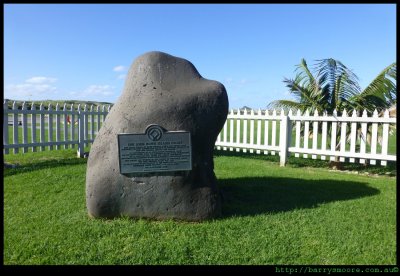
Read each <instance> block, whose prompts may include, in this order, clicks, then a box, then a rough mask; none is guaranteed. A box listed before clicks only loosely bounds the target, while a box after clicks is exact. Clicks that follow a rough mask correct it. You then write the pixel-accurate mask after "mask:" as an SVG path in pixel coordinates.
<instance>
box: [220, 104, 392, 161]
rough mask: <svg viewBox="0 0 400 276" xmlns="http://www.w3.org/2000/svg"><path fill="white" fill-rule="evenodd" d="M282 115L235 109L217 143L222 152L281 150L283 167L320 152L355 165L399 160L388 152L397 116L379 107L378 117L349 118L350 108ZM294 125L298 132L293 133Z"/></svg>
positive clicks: (330, 157)
mask: <svg viewBox="0 0 400 276" xmlns="http://www.w3.org/2000/svg"><path fill="white" fill-rule="evenodd" d="M279 113H280V114H277V111H276V110H273V111H272V114H271V112H270V111H268V110H263V111H262V110H260V109H259V110H258V111H257V112H255V111H254V110H250V111H249V110H243V111H240V110H237V111H236V112H235V111H234V110H233V109H232V110H231V111H230V113H229V114H228V118H227V120H226V122H225V125H224V127H223V129H222V131H221V132H220V134H219V135H218V137H217V141H216V143H215V146H216V147H217V149H220V150H228V149H229V150H231V151H233V150H236V151H241V150H242V151H243V152H246V151H247V150H249V151H250V152H253V151H256V153H258V154H260V153H261V152H263V153H264V154H268V153H269V152H270V153H271V154H272V155H275V153H278V154H279V155H280V164H281V166H284V165H285V164H286V162H287V159H288V156H289V154H291V153H294V154H295V156H296V157H300V156H301V155H302V156H303V158H308V155H311V157H312V158H313V159H316V158H317V156H320V158H321V159H322V160H326V159H327V157H329V159H330V160H336V159H337V158H339V160H338V161H340V162H345V161H346V159H347V158H348V159H349V161H350V162H352V163H354V162H356V160H357V161H358V162H360V163H365V162H366V160H369V162H370V164H373V165H374V164H376V160H380V163H381V165H383V166H385V165H386V164H387V161H396V155H395V154H394V155H391V154H389V153H388V145H389V125H390V124H396V118H391V117H389V111H388V110H386V111H385V112H384V114H383V116H379V115H378V112H377V111H375V112H374V113H373V116H372V117H368V116H367V112H366V111H364V112H363V114H362V116H361V117H359V116H358V115H357V113H356V112H353V113H352V115H351V116H348V115H347V113H346V111H344V112H343V114H342V116H337V113H336V112H334V114H333V116H327V114H326V113H324V114H323V115H322V116H320V115H319V114H318V113H317V112H315V113H314V114H313V115H310V114H309V112H308V111H307V112H305V114H303V115H302V114H300V111H299V112H297V113H296V114H293V112H292V111H291V110H290V111H289V112H288V114H287V115H286V114H285V112H284V111H283V110H281V111H280V112H279ZM249 125H250V127H249ZM242 126H243V127H242ZM293 127H294V130H295V132H292V129H293ZM320 127H321V129H319V128H320ZM301 129H303V130H304V131H301ZM319 130H321V131H319ZM329 130H330V131H329ZM339 130H340V133H338V131H339ZM304 133H308V134H309V135H304ZM293 135H294V136H295V139H294V140H293V139H292V136H293ZM368 140H370V143H367V141H368Z"/></svg>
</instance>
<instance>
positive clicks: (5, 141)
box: [3, 99, 9, 154]
mask: <svg viewBox="0 0 400 276" xmlns="http://www.w3.org/2000/svg"><path fill="white" fill-rule="evenodd" d="M3 109H4V118H3V145H4V146H5V145H8V100H7V99H5V100H4V103H3ZM3 148H4V147H3ZM4 153H5V154H8V153H9V150H8V148H4Z"/></svg>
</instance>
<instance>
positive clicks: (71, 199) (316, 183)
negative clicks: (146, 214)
mask: <svg viewBox="0 0 400 276" xmlns="http://www.w3.org/2000/svg"><path fill="white" fill-rule="evenodd" d="M75 156H76V150H71V149H70V150H59V151H51V152H50V151H45V152H37V153H26V154H22V153H20V154H9V155H5V161H6V162H9V163H18V164H20V165H19V167H17V168H14V169H5V171H4V249H3V257H4V264H270V265H280V264H326V265H351V264H360V265H362V264H366V265H384V264H392V265H393V264H396V179H395V178H394V177H388V176H373V175H362V174H358V175H356V174H349V173H343V172H333V171H330V170H328V168H327V167H325V165H324V164H325V163H326V162H325V163H324V162H322V161H317V160H307V161H305V160H303V159H299V158H297V159H295V160H301V161H297V162H300V163H295V162H289V165H288V166H287V167H284V168H281V167H279V162H276V161H275V160H271V158H277V157H276V156H275V157H271V156H262V155H243V154H241V155H240V154H234V153H232V154H231V155H228V154H227V153H221V152H219V153H217V154H216V155H215V173H216V176H217V178H218V181H219V187H220V188H221V190H222V191H223V194H224V202H223V216H222V217H221V218H218V219H215V220H210V221H206V222H201V223H187V222H179V221H173V220H169V221H151V220H145V219H137V220H134V219H129V218H118V219H113V220H101V219H90V218H88V216H87V211H86V207H85V173H86V161H87V159H77V158H75ZM301 162H303V163H301ZM304 162H307V163H304ZM317 162H318V164H322V165H315V164H317ZM353 165H354V164H353ZM377 168H378V169H379V170H385V169H384V168H383V167H381V166H377ZM393 168H394V170H395V167H392V169H393Z"/></svg>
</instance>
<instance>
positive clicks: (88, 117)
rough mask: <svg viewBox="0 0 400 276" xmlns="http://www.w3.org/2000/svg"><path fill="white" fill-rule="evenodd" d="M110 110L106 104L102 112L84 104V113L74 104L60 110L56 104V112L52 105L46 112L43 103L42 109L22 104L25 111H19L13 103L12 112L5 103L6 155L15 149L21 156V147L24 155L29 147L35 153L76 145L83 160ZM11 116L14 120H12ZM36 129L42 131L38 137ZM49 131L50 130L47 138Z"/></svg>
mask: <svg viewBox="0 0 400 276" xmlns="http://www.w3.org/2000/svg"><path fill="white" fill-rule="evenodd" d="M110 108H111V107H110V106H108V107H107V108H106V106H104V105H103V106H102V107H101V109H99V106H97V108H96V109H95V110H94V109H93V105H91V106H90V109H88V106H87V105H86V104H85V105H84V106H83V110H82V107H81V105H78V106H77V108H76V109H75V107H74V105H73V104H72V105H71V106H70V108H67V105H66V104H64V105H63V108H61V107H60V105H59V104H58V103H57V105H56V106H55V109H53V107H52V106H51V104H50V105H49V106H48V109H47V110H45V108H44V106H43V104H41V105H40V108H39V109H35V105H34V104H32V106H31V108H30V109H28V106H27V105H26V104H25V103H23V104H22V109H21V110H19V109H18V108H17V103H16V102H13V105H12V109H9V108H8V105H7V101H5V102H4V105H3V111H4V121H3V152H4V154H8V153H9V152H10V150H11V149H13V151H14V153H18V152H19V149H20V148H22V151H23V153H26V152H28V149H29V148H31V150H32V151H33V152H35V151H37V148H39V149H40V150H41V151H44V150H45V149H46V147H48V149H49V150H52V149H53V146H55V148H56V149H60V148H61V146H63V147H64V149H66V148H69V147H71V148H75V146H76V145H77V149H78V156H79V157H83V156H84V147H85V146H88V145H89V143H93V141H94V138H95V135H96V134H97V133H98V132H99V129H100V127H101V125H102V123H103V122H104V119H105V117H106V115H107V114H108V112H109V111H110ZM9 116H10V117H11V121H9ZM38 122H39V124H38ZM9 125H11V128H12V142H13V143H10V140H11V138H10V136H9V135H10V133H9ZM89 126H90V127H89ZM54 128H55V129H54ZM37 129H39V135H37V133H36V132H37ZM46 129H47V130H48V132H47V135H46ZM19 132H22V133H21V134H22V143H19V138H20V136H19V135H20V133H19ZM28 132H30V135H28ZM61 135H62V137H61ZM29 136H30V139H29V140H28V138H29ZM37 136H39V137H37ZM46 136H47V137H46Z"/></svg>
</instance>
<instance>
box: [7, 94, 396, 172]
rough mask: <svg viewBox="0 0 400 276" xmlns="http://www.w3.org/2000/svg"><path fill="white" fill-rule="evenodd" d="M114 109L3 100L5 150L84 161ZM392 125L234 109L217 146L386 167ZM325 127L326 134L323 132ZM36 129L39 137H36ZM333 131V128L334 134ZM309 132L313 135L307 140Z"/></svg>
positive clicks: (384, 119)
mask: <svg viewBox="0 0 400 276" xmlns="http://www.w3.org/2000/svg"><path fill="white" fill-rule="evenodd" d="M110 109H111V106H108V107H107V108H106V106H104V105H103V106H102V107H101V110H100V108H99V106H97V108H96V110H94V108H93V105H92V106H90V108H88V106H87V105H84V106H83V109H82V107H81V105H79V106H78V107H77V108H76V109H75V107H74V106H73V105H71V106H70V108H67V106H66V104H64V106H63V107H62V108H61V107H60V105H59V104H57V105H56V106H55V109H53V108H52V106H51V105H49V107H48V109H47V110H45V109H44V106H43V104H41V105H40V108H39V109H38V110H36V109H35V106H34V105H33V104H32V107H31V109H28V106H27V105H26V104H25V103H24V104H23V105H22V109H21V110H19V109H18V108H17V105H16V103H15V102H14V103H13V106H12V109H9V108H8V106H7V102H4V122H3V152H4V154H8V153H9V152H10V150H11V149H12V150H13V152H14V153H18V152H19V149H20V148H22V151H23V152H24V153H26V152H28V149H29V148H31V150H32V151H37V148H39V149H40V150H41V151H43V150H45V149H46V147H48V149H49V150H52V149H53V146H55V149H60V148H61V146H63V148H69V147H72V148H74V147H75V146H76V145H77V149H78V156H80V157H83V155H84V147H85V146H87V145H89V143H93V141H94V138H95V136H96V134H97V133H98V131H99V129H100V127H101V125H102V123H103V121H104V119H105V117H106V115H107V114H108V112H109V111H110ZM9 116H10V117H11V121H9ZM54 117H55V118H54ZM54 121H55V122H54ZM37 122H39V125H38V124H37ZM390 124H394V125H395V124H396V118H392V117H389V111H388V110H386V111H385V112H384V114H383V116H379V115H378V112H374V114H373V116H372V117H368V116H367V113H366V112H365V111H364V112H363V114H362V116H358V115H357V113H356V112H353V113H352V115H351V116H348V115H347V113H346V112H345V111H344V112H343V114H342V116H337V115H336V114H333V116H327V114H326V113H324V114H322V116H320V115H319V114H318V113H317V112H316V113H314V114H313V115H310V114H309V112H308V111H307V112H306V113H305V114H300V112H297V113H296V114H293V112H292V111H289V112H288V114H285V112H284V111H283V110H281V111H280V112H277V111H276V110H273V111H269V110H260V109H259V110H258V111H254V110H242V111H240V110H236V111H235V110H233V109H232V110H231V111H230V112H229V114H228V118H227V120H226V122H225V125H224V127H223V129H222V130H221V132H220V134H219V135H218V137H217V141H216V143H215V146H216V148H217V149H218V150H231V151H233V150H236V151H243V152H247V151H249V152H250V153H253V152H254V151H255V152H256V153H257V154H260V153H263V154H269V153H270V154H272V155H275V154H278V155H280V164H281V166H284V165H285V164H286V163H287V160H288V157H289V155H290V154H294V155H295V157H303V158H308V157H309V155H311V158H313V159H317V157H318V156H319V157H320V158H321V159H322V160H327V158H329V159H330V160H336V159H337V158H338V159H339V161H341V162H347V161H349V162H360V163H365V162H367V161H368V162H369V163H370V164H376V161H377V160H379V161H380V164H381V165H386V164H387V161H396V155H392V154H389V153H388V145H389V125H390ZM9 125H11V129H12V131H11V132H12V138H11V137H10V133H9ZM320 127H321V130H322V131H319V128H320ZM37 128H38V129H39V135H38V136H39V137H37V134H36V129H37ZM301 128H304V132H301ZM347 128H348V129H349V132H348V131H347ZM46 129H47V130H48V133H47V135H45V134H46V133H45V130H46ZM311 129H312V131H310V130H311ZM328 129H331V130H332V131H331V132H330V134H329V132H328ZM292 130H294V132H293V134H292ZM338 130H340V133H339V132H338ZM367 130H370V133H371V143H370V144H368V143H366V140H365V139H363V137H366V135H367ZM19 131H20V132H21V134H22V143H19V135H20V134H19ZM28 131H30V135H29V136H30V137H29V136H28ZM304 133H310V134H311V135H310V136H308V137H307V136H306V137H304ZM293 135H294V139H292V136H293ZM46 136H47V137H46ZM61 136H62V137H61ZM328 136H329V137H328ZM28 138H30V139H28ZM337 138H339V142H340V144H339V147H337V144H336V143H331V142H330V141H337ZM11 140H12V142H10V141H11Z"/></svg>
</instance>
